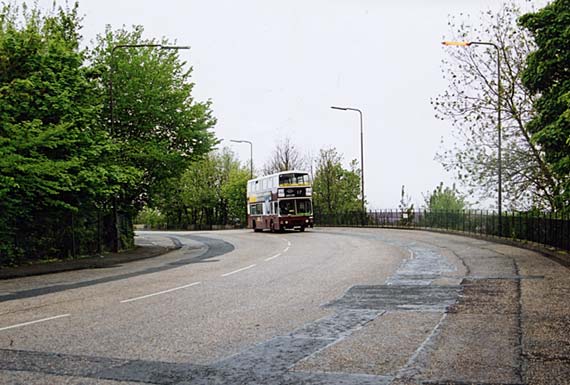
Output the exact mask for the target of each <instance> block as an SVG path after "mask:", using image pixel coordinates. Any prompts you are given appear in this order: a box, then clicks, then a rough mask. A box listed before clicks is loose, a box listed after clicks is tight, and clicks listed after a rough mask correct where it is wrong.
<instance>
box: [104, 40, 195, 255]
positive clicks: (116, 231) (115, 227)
mask: <svg viewBox="0 0 570 385" xmlns="http://www.w3.org/2000/svg"><path fill="white" fill-rule="evenodd" d="M143 47H144V48H158V49H175V50H179V49H190V47H188V46H175V45H162V44H117V45H116V46H114V47H113V48H111V58H110V64H109V117H110V122H109V125H110V128H111V135H114V134H115V119H114V115H113V107H114V100H113V73H114V71H115V67H114V66H113V64H114V60H113V57H114V55H115V51H116V50H117V49H123V48H143ZM117 215H118V214H117V199H116V198H113V238H114V239H113V252H115V253H116V252H118V251H119V247H120V245H119V224H118V222H119V221H118V218H117Z"/></svg>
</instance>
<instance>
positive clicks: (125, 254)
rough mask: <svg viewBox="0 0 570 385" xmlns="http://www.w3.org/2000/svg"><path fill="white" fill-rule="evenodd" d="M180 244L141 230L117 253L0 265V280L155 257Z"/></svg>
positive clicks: (168, 238)
mask: <svg viewBox="0 0 570 385" xmlns="http://www.w3.org/2000/svg"><path fill="white" fill-rule="evenodd" d="M180 247H181V245H180V242H179V241H178V240H177V239H176V238H174V237H169V236H167V235H162V234H160V233H156V234H151V233H145V234H144V235H137V236H135V248H133V249H131V250H126V251H122V252H119V253H111V252H105V253H102V254H101V255H99V256H94V257H86V258H79V259H70V260H62V261H57V262H49V263H34V264H30V265H22V266H17V267H9V268H0V280H2V279H10V278H20V277H29V276H34V275H43V274H52V273H61V272H64V271H72V270H81V269H97V268H107V267H113V266H118V265H120V264H123V263H128V262H132V261H138V260H142V259H147V258H154V257H158V256H160V255H163V254H165V253H168V252H170V251H172V250H176V249H179V248H180Z"/></svg>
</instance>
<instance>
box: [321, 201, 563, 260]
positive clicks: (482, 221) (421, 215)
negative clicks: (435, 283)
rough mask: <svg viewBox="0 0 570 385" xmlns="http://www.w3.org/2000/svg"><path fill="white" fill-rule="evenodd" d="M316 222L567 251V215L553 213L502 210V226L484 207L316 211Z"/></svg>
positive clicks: (493, 214) (496, 217) (326, 224)
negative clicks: (453, 235)
mask: <svg viewBox="0 0 570 385" xmlns="http://www.w3.org/2000/svg"><path fill="white" fill-rule="evenodd" d="M315 224H316V225H317V226H325V227H326V226H332V227H335V226H337V227H341V226H342V227H383V228H415V229H436V230H439V231H450V232H460V233H467V234H475V235H478V236H483V237H501V238H506V239H511V240H517V241H528V242H533V243H538V244H542V245H546V246H551V247H554V248H557V249H561V250H566V251H570V216H569V215H562V214H555V213H535V212H511V213H503V215H502V226H501V228H499V216H498V214H497V213H496V212H493V211H487V210H464V211H428V210H415V211H402V210H379V211H368V212H366V213H363V212H350V213H335V214H319V213H315Z"/></svg>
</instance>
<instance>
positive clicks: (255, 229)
mask: <svg viewBox="0 0 570 385" xmlns="http://www.w3.org/2000/svg"><path fill="white" fill-rule="evenodd" d="M251 227H253V231H254V232H255V233H259V232H260V231H261V230H260V229H258V228H257V227H256V226H255V221H253V222H251Z"/></svg>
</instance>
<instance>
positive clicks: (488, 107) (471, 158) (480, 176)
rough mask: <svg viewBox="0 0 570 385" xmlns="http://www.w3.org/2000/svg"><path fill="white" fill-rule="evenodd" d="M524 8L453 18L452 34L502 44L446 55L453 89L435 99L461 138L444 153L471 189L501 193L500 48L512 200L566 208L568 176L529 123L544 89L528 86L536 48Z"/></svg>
mask: <svg viewBox="0 0 570 385" xmlns="http://www.w3.org/2000/svg"><path fill="white" fill-rule="evenodd" d="M521 13H522V12H521V10H520V8H519V7H518V5H517V4H516V3H514V2H513V3H506V4H504V5H503V6H502V8H501V9H500V10H499V11H498V12H495V11H487V12H482V13H481V14H480V15H479V18H478V19H477V20H478V21H476V22H474V21H472V20H471V19H470V18H467V19H466V20H465V19H464V18H463V17H462V20H457V19H456V18H453V17H452V18H451V19H450V22H449V25H450V28H451V35H450V36H449V37H448V39H449V40H458V41H484V42H493V43H495V44H496V45H497V46H498V47H499V52H498V53H497V50H496V49H495V48H494V47H489V46H470V47H449V48H447V49H446V57H447V58H449V59H445V60H444V61H443V66H442V73H443V77H444V78H445V79H446V80H447V81H448V86H447V89H446V90H445V91H444V92H443V93H442V94H440V95H439V96H438V97H436V98H435V99H433V100H432V104H433V106H434V109H435V111H436V117H437V118H439V119H442V120H447V121H450V122H451V123H452V125H453V127H454V137H455V138H454V144H453V145H451V146H450V145H446V148H445V150H444V151H443V152H442V153H440V154H438V157H437V158H438V160H439V161H440V162H441V163H442V164H443V165H444V167H445V168H446V169H447V170H448V171H454V172H456V173H457V176H458V177H459V179H460V180H461V181H462V183H463V184H464V185H465V186H466V187H467V188H468V189H469V192H470V193H473V194H478V195H480V196H481V197H482V198H495V197H496V196H497V192H496V191H497V185H498V179H497V178H498V177H497V176H498V165H497V148H498V133H497V92H498V84H497V65H496V63H497V54H499V55H500V59H501V84H502V92H501V99H502V103H501V109H502V131H503V135H502V139H503V145H502V148H503V151H502V156H503V159H502V166H503V173H502V175H503V180H502V188H503V191H504V201H505V204H506V205H507V206H510V207H511V208H514V209H527V208H529V207H541V208H543V209H555V208H556V207H558V202H557V200H556V196H557V195H558V194H559V193H560V183H561V180H560V177H559V175H557V174H556V173H553V172H552V169H551V167H550V165H549V164H548V162H547V160H546V158H545V153H544V152H543V151H542V148H541V145H540V143H538V142H537V141H535V140H532V132H531V130H530V127H529V126H527V123H528V122H529V121H530V120H531V119H533V117H534V116H535V115H536V111H535V109H534V108H533V103H534V102H535V100H536V95H534V94H532V93H529V92H528V90H527V89H526V88H525V87H524V86H523V82H522V73H523V70H524V68H525V65H526V58H527V56H528V55H529V54H530V53H531V52H532V51H533V50H534V49H535V44H534V41H533V39H532V37H531V36H530V34H529V32H528V31H526V30H525V29H524V28H521V27H520V26H519V25H517V19H518V17H519V16H520V15H521Z"/></svg>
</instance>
